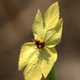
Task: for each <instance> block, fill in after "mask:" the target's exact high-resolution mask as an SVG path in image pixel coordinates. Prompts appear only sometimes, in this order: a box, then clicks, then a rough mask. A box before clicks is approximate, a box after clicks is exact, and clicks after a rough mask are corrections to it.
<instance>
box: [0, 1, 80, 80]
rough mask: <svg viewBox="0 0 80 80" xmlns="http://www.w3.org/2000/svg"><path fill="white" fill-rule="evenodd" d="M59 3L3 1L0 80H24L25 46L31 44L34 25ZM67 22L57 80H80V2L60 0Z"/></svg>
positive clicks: (61, 10) (0, 2)
mask: <svg viewBox="0 0 80 80" xmlns="http://www.w3.org/2000/svg"><path fill="white" fill-rule="evenodd" d="M55 1H57V0H0V80H23V73H22V71H18V56H19V52H20V48H21V46H22V44H24V43H25V42H27V41H32V39H33V35H32V31H31V28H32V23H33V20H34V17H35V15H36V12H37V10H38V9H40V10H41V12H42V14H44V12H45V11H46V9H47V8H48V7H49V6H50V5H51V4H52V3H53V2H55ZM58 2H59V6H60V14H61V16H60V17H62V18H63V20H64V28H63V36H62V41H61V43H60V44H59V45H57V46H56V49H57V52H58V60H57V62H56V65H55V67H56V76H57V80H80V0H58Z"/></svg>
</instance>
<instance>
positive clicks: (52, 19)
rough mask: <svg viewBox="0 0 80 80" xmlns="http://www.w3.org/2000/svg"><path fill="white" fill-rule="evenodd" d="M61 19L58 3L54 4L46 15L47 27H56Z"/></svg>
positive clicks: (45, 22)
mask: <svg viewBox="0 0 80 80" xmlns="http://www.w3.org/2000/svg"><path fill="white" fill-rule="evenodd" d="M58 19H59V6H58V2H55V3H54V4H52V5H51V6H50V7H49V9H48V10H47V11H46V12H45V14H44V24H45V27H47V28H50V27H54V26H55V25H56V23H57V22H58Z"/></svg>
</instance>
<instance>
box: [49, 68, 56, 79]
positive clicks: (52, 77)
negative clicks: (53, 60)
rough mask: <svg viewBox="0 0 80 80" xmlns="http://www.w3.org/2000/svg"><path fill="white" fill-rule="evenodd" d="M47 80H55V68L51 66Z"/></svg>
mask: <svg viewBox="0 0 80 80" xmlns="http://www.w3.org/2000/svg"><path fill="white" fill-rule="evenodd" d="M48 80H56V75H55V68H54V66H53V68H52V70H51V71H50V73H49V75H48Z"/></svg>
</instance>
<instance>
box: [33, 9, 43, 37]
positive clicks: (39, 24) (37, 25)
mask: <svg viewBox="0 0 80 80" xmlns="http://www.w3.org/2000/svg"><path fill="white" fill-rule="evenodd" d="M32 31H33V34H34V38H39V37H40V38H41V36H42V34H41V33H42V32H43V19H42V15H41V12H40V10H38V12H37V14H36V17H35V19H34V22H33V26H32Z"/></svg>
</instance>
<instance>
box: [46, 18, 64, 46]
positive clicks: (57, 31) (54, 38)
mask: <svg viewBox="0 0 80 80" xmlns="http://www.w3.org/2000/svg"><path fill="white" fill-rule="evenodd" d="M62 26H63V20H62V19H60V20H59V21H58V23H57V24H56V26H55V27H53V28H52V29H49V30H48V31H47V33H46V35H45V42H46V46H47V47H55V46H56V45H57V44H58V43H59V42H60V41H61V36H62V29H63V27H62Z"/></svg>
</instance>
